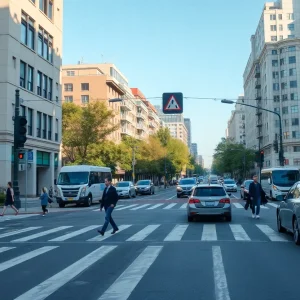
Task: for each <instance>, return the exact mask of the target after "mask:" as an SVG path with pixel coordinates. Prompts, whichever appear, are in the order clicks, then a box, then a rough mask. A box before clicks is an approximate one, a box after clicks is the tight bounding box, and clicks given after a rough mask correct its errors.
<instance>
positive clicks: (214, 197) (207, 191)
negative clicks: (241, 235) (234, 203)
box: [187, 184, 232, 222]
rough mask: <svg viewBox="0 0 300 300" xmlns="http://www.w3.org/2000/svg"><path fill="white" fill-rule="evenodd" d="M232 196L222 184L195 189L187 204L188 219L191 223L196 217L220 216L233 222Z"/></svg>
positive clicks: (205, 185)
mask: <svg viewBox="0 0 300 300" xmlns="http://www.w3.org/2000/svg"><path fill="white" fill-rule="evenodd" d="M230 195H231V194H230V193H228V194H227V192H226V191H225V189H224V187H223V186H222V185H220V184H203V185H198V186H196V187H195V188H194V190H193V192H192V195H191V197H190V198H189V201H188V204H187V218H188V221H189V222H191V221H193V220H194V218H195V217H196V216H204V215H206V216H207V215H220V216H224V217H225V219H226V220H227V221H229V222H230V221H231V218H232V217H231V201H230V197H229V196H230Z"/></svg>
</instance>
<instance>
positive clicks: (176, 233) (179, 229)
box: [164, 225, 189, 242]
mask: <svg viewBox="0 0 300 300" xmlns="http://www.w3.org/2000/svg"><path fill="white" fill-rule="evenodd" d="M188 227H189V225H176V226H175V227H174V228H173V229H172V231H171V232H170V233H169V234H168V235H167V236H166V238H165V239H164V241H165V242H173V241H181V239H182V237H183V235H184V233H185V231H186V230H187V228H188Z"/></svg>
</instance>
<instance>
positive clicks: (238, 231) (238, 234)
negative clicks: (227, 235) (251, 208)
mask: <svg viewBox="0 0 300 300" xmlns="http://www.w3.org/2000/svg"><path fill="white" fill-rule="evenodd" d="M229 226H230V229H231V231H232V233H233V236H234V238H235V240H236V241H251V239H250V237H249V236H248V234H247V233H246V231H245V230H244V228H243V227H242V225H239V224H229Z"/></svg>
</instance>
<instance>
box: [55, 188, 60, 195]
mask: <svg viewBox="0 0 300 300" xmlns="http://www.w3.org/2000/svg"><path fill="white" fill-rule="evenodd" d="M55 196H56V197H61V192H60V189H59V188H57V189H56V190H55Z"/></svg>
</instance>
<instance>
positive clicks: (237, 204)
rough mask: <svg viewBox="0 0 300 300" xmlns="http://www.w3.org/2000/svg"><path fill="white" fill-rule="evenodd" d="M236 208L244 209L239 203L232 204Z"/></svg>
mask: <svg viewBox="0 0 300 300" xmlns="http://www.w3.org/2000/svg"><path fill="white" fill-rule="evenodd" d="M232 204H233V205H234V206H235V207H236V208H244V206H243V205H242V204H240V203H232Z"/></svg>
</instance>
